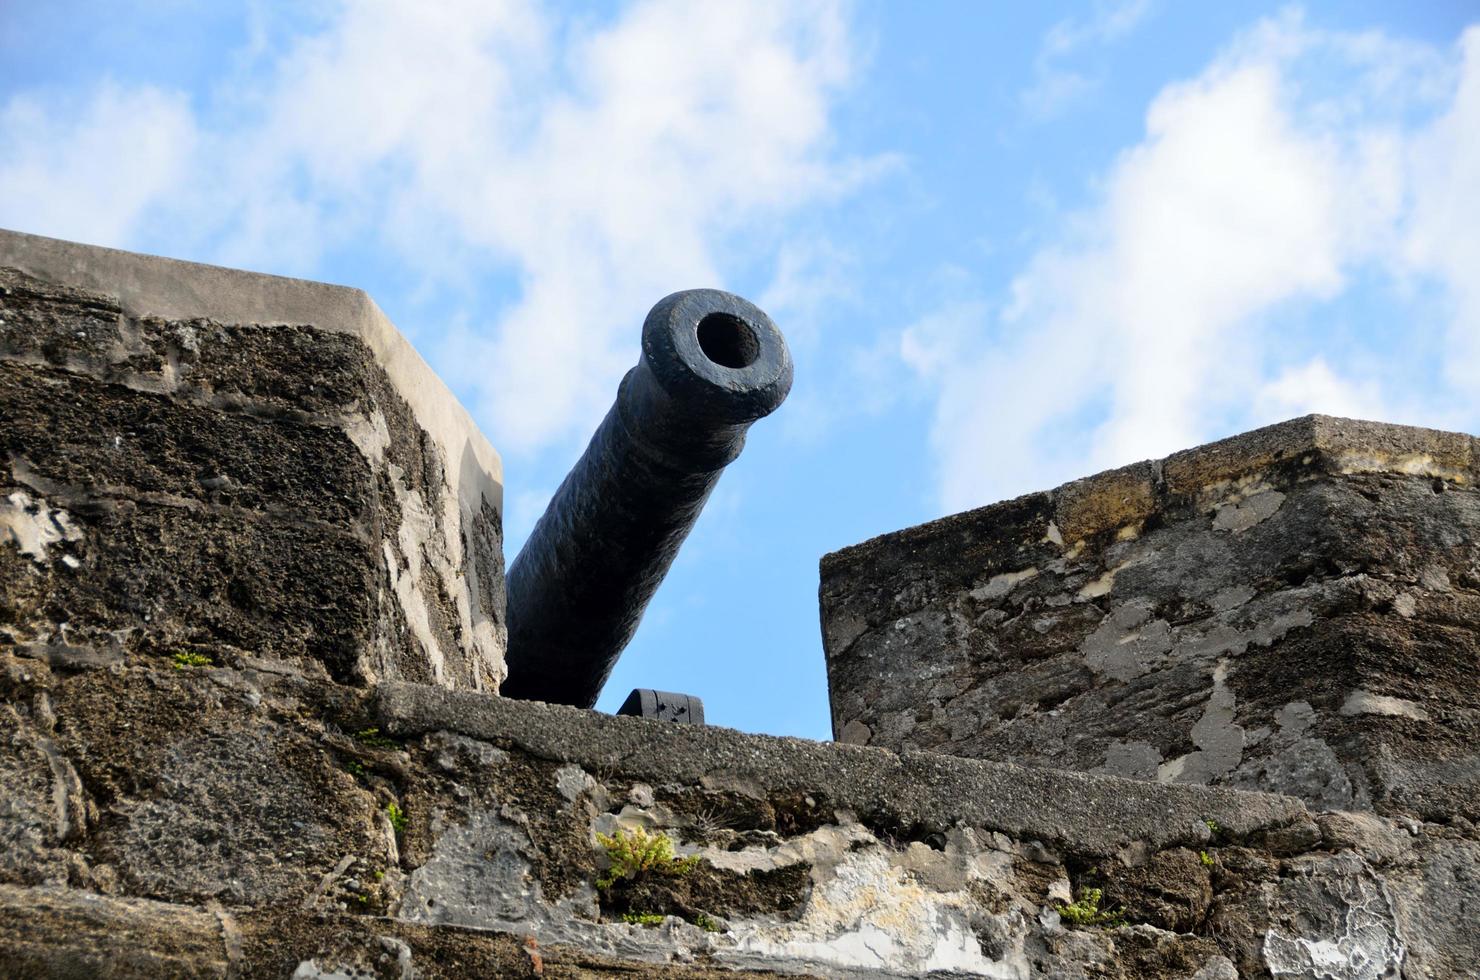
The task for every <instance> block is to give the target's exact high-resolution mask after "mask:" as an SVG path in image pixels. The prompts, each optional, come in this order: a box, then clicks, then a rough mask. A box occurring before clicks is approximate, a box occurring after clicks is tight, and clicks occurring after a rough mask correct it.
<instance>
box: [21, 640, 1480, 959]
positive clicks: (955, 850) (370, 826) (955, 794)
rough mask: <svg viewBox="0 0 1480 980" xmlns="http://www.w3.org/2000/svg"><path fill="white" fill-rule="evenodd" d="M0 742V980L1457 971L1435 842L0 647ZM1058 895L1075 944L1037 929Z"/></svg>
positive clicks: (1472, 941)
mask: <svg viewBox="0 0 1480 980" xmlns="http://www.w3.org/2000/svg"><path fill="white" fill-rule="evenodd" d="M0 708H3V711H0V723H3V728H0V731H3V738H0V800H3V801H5V805H4V806H0V841H4V842H5V848H4V850H3V851H0V853H3V854H4V855H5V859H4V860H3V861H0V962H4V963H7V964H20V966H19V967H16V968H14V969H13V970H12V972H13V973H14V975H18V976H35V977H57V976H74V975H79V974H82V975H91V974H92V972H94V970H95V968H96V967H97V965H98V964H99V963H103V962H106V963H107V964H109V968H110V969H111V971H112V972H111V973H110V974H108V975H111V976H120V977H145V976H148V977H153V976H167V975H178V976H224V977H257V976H275V977H289V976H301V977H330V976H357V977H370V976H373V977H384V978H392V977H395V978H400V977H410V976H417V977H456V976H466V975H470V974H471V975H478V974H479V971H481V974H482V975H492V976H533V975H544V976H557V977H564V976H570V977H577V976H582V977H583V976H605V975H613V974H617V975H633V976H654V977H708V976H718V975H732V974H730V973H727V972H723V971H732V970H738V971H751V975H761V974H763V973H765V974H768V975H769V974H774V973H776V972H780V973H787V974H805V975H813V976H826V977H850V976H851V977H911V976H923V975H931V976H939V977H949V976H988V977H1020V978H1029V977H1041V978H1048V977H1055V978H1057V977H1085V978H1087V977H1125V978H1131V977H1177V978H1192V977H1199V978H1204V980H1206V978H1220V977H1232V976H1247V977H1258V976H1317V975H1319V974H1315V973H1311V972H1310V971H1309V969H1308V966H1302V964H1307V963H1308V961H1314V960H1319V959H1320V958H1321V957H1323V956H1328V954H1329V953H1330V951H1331V950H1339V951H1343V952H1347V951H1350V952H1354V953H1360V954H1361V955H1362V956H1363V957H1365V959H1363V962H1364V963H1369V964H1375V965H1373V966H1372V967H1371V969H1367V968H1366V967H1364V968H1363V969H1364V970H1365V971H1366V972H1362V971H1355V972H1353V971H1351V970H1346V971H1345V972H1341V971H1338V972H1333V973H1329V974H1326V975H1328V976H1332V977H1340V978H1346V977H1358V976H1373V977H1376V976H1396V975H1397V973H1395V972H1393V971H1394V970H1395V969H1397V968H1398V965H1401V968H1402V970H1403V971H1405V972H1404V973H1403V975H1404V976H1409V977H1450V976H1463V975H1467V974H1470V973H1473V972H1475V971H1476V970H1477V969H1480V942H1477V937H1476V935H1475V934H1474V930H1473V929H1471V928H1470V927H1469V926H1468V923H1467V922H1466V921H1464V919H1463V915H1464V910H1465V909H1466V908H1471V907H1473V906H1474V903H1476V902H1477V901H1480V884H1477V881H1480V877H1477V870H1480V869H1477V868H1476V860H1477V858H1480V845H1477V842H1476V835H1475V833H1474V828H1473V826H1472V825H1469V824H1468V823H1465V822H1463V821H1461V820H1456V821H1452V822H1450V823H1449V824H1435V823H1425V822H1419V821H1409V822H1408V823H1407V824H1400V823H1396V822H1394V821H1392V820H1390V819H1387V818H1384V817H1380V816H1378V815H1376V814H1370V813H1367V814H1363V813H1342V812H1335V813H1312V812H1311V811H1309V810H1308V809H1307V808H1306V807H1305V806H1304V805H1302V804H1301V803H1300V802H1299V801H1296V800H1293V799H1289V798H1280V797H1272V796H1264V795H1260V794H1250V793H1242V792H1237V791H1232V790H1226V789H1218V788H1212V787H1203V786H1169V785H1158V784H1155V783H1149V782H1136V781H1130V780H1123V779H1118V778H1113V777H1105V776H1093V775H1088V774H1083V773H1073V772H1055V771H1051V770H1032V769H1024V768H1020V767H1016V766H1012V765H1006V764H1001V763H992V762H985V761H977V760H969V759H954V758H950V757H945V756H936V755H931V754H928V753H909V754H906V755H903V756H899V755H895V754H894V753H891V752H888V751H886V750H883V749H878V748H870V747H858V746H849V745H838V744H820V743H809V742H804V741H800V740H796V739H783V738H772V737H766V736H757V735H744V734H741V733H737V732H732V731H728V730H724V729H717V728H699V727H696V726H683V725H673V724H669V723H664V722H657V721H650V720H647V719H639V718H626V717H611V716H605V715H600V714H597V713H594V712H589V711H582V710H578V709H574V708H564V707H560V706H554V705H544V704H538V703H532V702H519V701H509V700H506V699H503V698H497V697H492V696H489V695H486V694H479V693H475V692H458V691H448V690H446V689H443V688H438V687H434V686H426V685H414V684H404V683H401V684H391V685H383V686H381V687H380V688H379V689H378V691H377V692H376V693H375V694H374V695H373V696H370V695H367V693H366V692H365V691H364V690H363V689H362V688H358V687H353V686H345V685H339V684H335V683H334V682H332V681H331V680H328V679H324V678H321V677H314V676H309V675H308V674H307V673H305V672H303V671H298V670H294V669H292V668H291V667H290V666H286V665H283V664H280V663H277V662H269V661H265V660H264V661H259V662H258V663H257V664H256V665H253V666H244V667H241V668H235V667H225V666H199V667H182V668H179V669H176V668H174V667H173V666H165V665H163V664H161V663H160V662H159V661H158V659H156V658H151V657H148V656H145V655H142V654H138V653H128V652H116V651H98V650H94V649H89V648H85V647H81V646H74V647H71V648H68V649H67V650H65V651H58V650H56V649H41V648H37V647H9V648H3V647H0ZM638 830H641V831H643V832H645V833H648V834H662V835H665V836H666V837H667V838H668V840H669V842H670V845H671V848H672V852H673V854H674V861H672V862H667V863H664V862H660V863H659V865H657V866H655V867H653V868H650V869H649V870H648V871H647V872H644V873H640V874H636V875H633V876H630V877H618V878H617V879H616V880H614V881H611V882H610V883H607V884H603V883H602V882H603V876H604V875H606V874H609V873H610V870H611V866H612V861H611V852H610V851H609V849H608V848H607V847H606V846H605V845H604V844H602V843H601V840H600V839H599V838H598V835H599V834H604V835H609V836H611V835H615V836H617V837H621V836H627V837H629V838H630V837H631V835H633V834H635V833H636V832H637V831H638ZM684 859H689V860H687V861H685V860H684ZM679 862H682V863H681V864H680V863H679ZM1089 889H1099V890H1100V891H1101V893H1102V894H1103V896H1104V898H1103V902H1102V904H1101V905H1100V907H1099V908H1100V911H1101V912H1103V913H1105V917H1104V920H1103V922H1101V923H1100V924H1092V923H1082V922H1081V923H1076V922H1075V921H1073V919H1072V917H1071V916H1070V915H1069V913H1068V911H1066V910H1067V909H1068V906H1069V903H1070V902H1072V901H1074V900H1076V899H1078V900H1080V902H1081V903H1082V902H1083V901H1084V900H1085V899H1086V897H1087V895H1088V890H1089ZM624 916H630V917H639V916H640V917H643V919H642V922H643V923H649V922H650V923H652V924H640V923H629V922H627V921H624V918H623V917H624ZM1322 962H1325V961H1324V960H1322ZM538 970H543V973H537V971H538ZM1302 970H1304V971H1305V972H1301V971H1302ZM356 971H358V972H356ZM1382 971H1387V972H1382ZM739 975H741V976H744V975H746V974H744V973H741V974H739Z"/></svg>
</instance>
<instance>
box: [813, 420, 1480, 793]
mask: <svg viewBox="0 0 1480 980" xmlns="http://www.w3.org/2000/svg"><path fill="white" fill-rule="evenodd" d="M1477 480H1480V453H1477V451H1476V440H1474V439H1472V438H1471V437H1469V436H1465V435H1458V434H1453V433H1441V432H1431V431H1428V430H1423V429H1413V428H1405V427H1401V426H1392V425H1381V424H1377V423H1368V422H1349V421H1346V420H1341V419H1331V418H1324V417H1320V416H1312V417H1309V418H1303V419H1297V420H1295V421H1293V422H1288V423H1285V424H1283V425H1278V426H1273V427H1270V428H1268V429H1261V430H1258V431H1256V432H1251V433H1247V434H1245V435H1242V436H1238V437H1235V438H1233V439H1229V440H1225V441H1223V442H1220V443H1214V444H1212V445H1210V446H1204V447H1201V448H1198V449H1193V450H1189V451H1187V452H1183V453H1178V454H1177V455H1175V456H1172V457H1169V458H1168V459H1166V460H1163V461H1159V462H1154V463H1144V464H1137V465H1136V466H1131V467H1126V468H1124V469H1121V470H1116V471H1113V472H1111V473H1106V474H1101V475H1100V476H1095V477H1090V478H1088V479H1085V480H1080V481H1077V482H1075V483H1071V484H1068V485H1066V486H1064V487H1061V488H1059V489H1058V490H1054V491H1052V492H1049V493H1040V494H1034V495H1031V496H1028V497H1023V498H1021V499H1019V500H1013V501H1008V502H1005V503H1002V504H996V505H993V506H990V507H985V508H982V509H980V510H976V511H971V512H969V513H965V514H959V515H956V516H954V517H948V518H945V519H943V520H940V521H936V522H933V523H931V524H926V525H922V526H920V527H916V528H911V529H908V530H905V531H900V532H898V533H895V534H890V535H885V536H884V537H881V538H877V539H874V540H872V541H868V542H865V543H863V544H861V545H858V546H856V547H852V548H848V549H845V550H843V551H840V552H837V553H835V554H832V555H829V556H827V557H826V558H824V559H823V562H822V588H821V598H822V620H823V638H824V646H825V649H826V654H827V666H828V679H829V686H830V691H831V699H832V713H833V726H834V732H835V734H836V736H837V737H838V738H840V739H841V740H843V741H850V742H861V743H867V744H872V745H882V746H885V747H889V748H895V749H903V748H914V749H929V750H934V751H940V752H949V753H952V754H956V755H964V756H973V757H977V758H985V759H999V760H1004V761H1011V762H1017V763H1024V764H1029V765H1038V766H1053V767H1057V768H1064V769H1078V770H1082V771H1092V772H1105V773H1114V774H1118V775H1124V776H1131V777H1135V778H1140V779H1153V780H1159V781H1161V782H1192V783H1207V784H1214V785H1225V786H1237V787H1245V788H1250V789H1261V790H1267V791H1272V792H1280V793H1288V794H1292V795H1295V796H1299V797H1301V798H1303V799H1305V800H1306V801H1308V802H1310V803H1312V804H1314V805H1317V806H1320V807H1324V808H1337V809H1367V808H1375V809H1376V810H1378V811H1379V812H1382V813H1389V814H1412V815H1417V816H1422V817H1432V818H1435V819H1441V818H1442V819H1448V818H1449V817H1451V816H1454V815H1461V816H1464V817H1466V818H1468V819H1471V820H1474V819H1480V803H1477V801H1480V748H1477V745H1480V687H1477V686H1476V685H1475V683H1474V676H1475V670H1476V667H1477V664H1480V488H1477V486H1476V484H1477Z"/></svg>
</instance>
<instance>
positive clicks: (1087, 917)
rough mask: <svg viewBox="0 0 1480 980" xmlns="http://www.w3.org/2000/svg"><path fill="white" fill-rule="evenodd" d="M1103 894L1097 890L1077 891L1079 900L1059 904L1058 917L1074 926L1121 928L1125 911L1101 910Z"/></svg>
mask: <svg viewBox="0 0 1480 980" xmlns="http://www.w3.org/2000/svg"><path fill="white" fill-rule="evenodd" d="M1104 900H1105V892H1104V891H1103V890H1102V889H1099V888H1081V889H1079V899H1078V900H1077V901H1074V902H1070V903H1069V904H1068V905H1064V904H1060V905H1059V907H1058V913H1059V917H1060V918H1062V919H1063V920H1064V921H1065V922H1068V923H1070V924H1072V925H1076V926H1110V927H1113V926H1123V925H1125V909H1122V908H1113V909H1102V908H1100V903H1101V902H1103V901H1104Z"/></svg>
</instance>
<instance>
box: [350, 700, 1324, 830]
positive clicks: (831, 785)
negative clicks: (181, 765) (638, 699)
mask: <svg viewBox="0 0 1480 980" xmlns="http://www.w3.org/2000/svg"><path fill="white" fill-rule="evenodd" d="M377 710H378V714H379V717H380V721H381V724H382V726H383V727H384V728H385V729H386V730H387V731H389V732H391V733H393V734H395V735H397V736H404V737H412V736H417V735H423V734H426V733H428V732H435V731H451V732H458V733H461V734H464V735H469V736H472V737H473V738H477V739H482V740H485V741H493V742H495V743H500V744H505V745H512V746H517V747H518V748H519V749H521V750H523V751H524V752H527V753H529V754H530V755H533V756H536V757H538V758H542V759H548V760H551V761H559V762H566V763H573V764H575V765H578V766H581V767H582V768H584V769H587V770H591V771H617V772H626V773H631V774H640V775H641V776H642V778H643V779H645V780H646V781H649V782H655V783H674V784H692V785H705V786H716V787H718V786H727V787H730V786H740V787H748V788H751V789H752V791H754V792H757V793H760V792H763V791H764V792H771V793H774V792H785V791H805V792H807V793H811V794H814V795H819V796H822V797H825V798H826V799H827V800H828V801H829V806H831V807H833V808H835V809H846V810H852V811H854V812H855V813H856V814H857V815H859V816H860V817H862V818H864V819H865V820H866V819H867V818H869V817H875V816H885V817H887V818H888V819H889V821H890V822H892V823H895V824H897V825H899V826H904V827H910V828H915V829H917V830H923V831H929V830H937V831H944V830H947V829H949V828H951V827H953V826H955V825H956V824H957V823H962V822H964V823H966V824H969V825H971V826H973V827H981V828H986V829H989V830H998V831H1002V832H1004V833H1007V834H1009V835H1010V836H1012V837H1018V838H1029V839H1037V840H1041V841H1044V842H1045V843H1049V844H1052V845H1053V846H1055V847H1057V848H1061V849H1063V850H1065V851H1067V852H1070V853H1075V854H1079V855H1082V856H1085V857H1108V856H1113V855H1115V854H1117V853H1118V852H1120V851H1122V850H1124V849H1125V848H1128V847H1138V848H1145V849H1149V850H1160V849H1162V848H1166V847H1172V846H1175V845H1178V844H1200V843H1203V842H1206V841H1207V840H1208V839H1209V837H1210V834H1209V830H1208V821H1209V820H1211V821H1213V822H1214V823H1215V824H1217V825H1218V826H1220V827H1223V828H1225V829H1226V831H1227V832H1228V833H1230V834H1233V835H1236V836H1240V837H1243V836H1247V835H1251V834H1255V833H1258V832H1261V831H1266V832H1267V831H1274V830H1278V829H1281V828H1285V827H1288V826H1291V825H1301V824H1309V822H1310V815H1309V814H1308V812H1307V811H1306V808H1305V806H1304V805H1303V804H1302V803H1300V801H1298V800H1295V799H1291V798H1289V797H1281V796H1270V795H1267V794H1262V793H1244V792H1238V791H1235V790H1224V789H1215V788H1209V787H1202V786H1163V785H1158V784H1154V783H1145V782H1140V781H1136V780H1128V779H1118V778H1115V777H1110V776H1094V775H1087V774H1084V773H1076V772H1063V771H1058V770H1053V769H1031V768H1027V767H1023V766H1014V765H1010V764H1006V763H995V762H984V761H979V760H975V759H958V758H952V757H949V756H941V755H936V754H934V753H929V752H905V753H903V754H902V755H896V754H895V753H893V752H890V751H888V750H886V749H877V748H870V747H867V746H854V745H842V744H838V743H829V742H809V741H806V740H803V739H797V738H784V737H777V736H771V735H749V734H745V733H743V732H737V731H734V730H732V729H727V728H718V727H713V726H708V727H696V726H689V725H672V724H664V723H660V722H652V721H648V720H646V719H640V718H625V717H619V716H613V715H604V714H600V713H598V712H593V711H582V710H580V709H578V708H570V707H566V706H565V705H556V704H544V703H542V702H537V701H514V700H510V699H508V698H497V697H489V696H486V695H480V694H477V693H476V692H459V691H446V690H442V689H440V688H436V687H429V686H426V685H421V684H400V683H396V684H383V685H381V686H380V688H379V689H378V692H377Z"/></svg>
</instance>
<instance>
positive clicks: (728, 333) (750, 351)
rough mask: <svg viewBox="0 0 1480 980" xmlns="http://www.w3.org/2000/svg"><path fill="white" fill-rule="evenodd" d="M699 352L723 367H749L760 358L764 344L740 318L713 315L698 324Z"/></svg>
mask: <svg viewBox="0 0 1480 980" xmlns="http://www.w3.org/2000/svg"><path fill="white" fill-rule="evenodd" d="M699 349H700V350H702V351H703V352H704V356H705V357H707V358H709V359H710V360H711V361H713V362H714V363H716V364H718V365H720V366H721V367H727V368H748V367H750V366H751V365H752V364H754V363H755V359H756V358H757V357H760V355H761V342H760V339H759V338H757V337H756V335H755V331H754V330H751V329H750V324H748V323H746V322H745V321H744V320H742V319H740V318H739V317H738V316H733V315H731V314H729V313H711V314H709V315H708V316H706V317H705V318H704V319H702V320H700V321H699Z"/></svg>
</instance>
